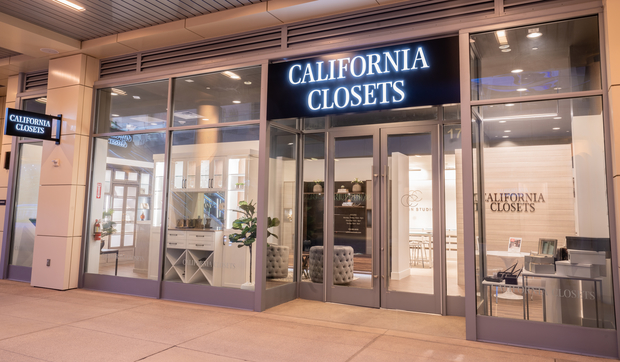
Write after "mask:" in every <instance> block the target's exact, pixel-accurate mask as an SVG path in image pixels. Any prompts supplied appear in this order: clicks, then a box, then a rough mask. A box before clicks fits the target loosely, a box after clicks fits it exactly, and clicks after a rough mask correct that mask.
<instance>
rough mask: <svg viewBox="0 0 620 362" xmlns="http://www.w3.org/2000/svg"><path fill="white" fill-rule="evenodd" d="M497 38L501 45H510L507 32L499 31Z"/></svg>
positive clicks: (496, 34) (496, 33)
mask: <svg viewBox="0 0 620 362" xmlns="http://www.w3.org/2000/svg"><path fill="white" fill-rule="evenodd" d="M495 37H496V38H497V42H498V43H499V44H500V45H503V44H508V38H506V30H498V31H496V32H495Z"/></svg>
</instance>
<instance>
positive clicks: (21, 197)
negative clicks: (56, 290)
mask: <svg viewBox="0 0 620 362" xmlns="http://www.w3.org/2000/svg"><path fill="white" fill-rule="evenodd" d="M42 157H43V143H42V142H37V143H23V144H22V145H21V146H20V152H19V169H18V172H19V174H18V180H17V183H16V184H15V185H17V192H16V200H15V211H14V212H15V214H14V217H13V220H14V227H13V243H12V244H11V258H10V264H11V265H19V266H26V267H31V266H32V252H33V247H34V237H35V235H36V225H37V205H38V203H39V184H40V183H39V179H40V177H41V159H42Z"/></svg>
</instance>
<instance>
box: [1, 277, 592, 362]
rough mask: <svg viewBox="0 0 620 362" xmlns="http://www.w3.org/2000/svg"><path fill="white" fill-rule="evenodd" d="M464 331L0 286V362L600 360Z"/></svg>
mask: <svg viewBox="0 0 620 362" xmlns="http://www.w3.org/2000/svg"><path fill="white" fill-rule="evenodd" d="M464 335H465V320H464V318H460V317H441V316H434V315H428V314H419V313H410V312H402V311H391V310H378V309H369V308H361V307H353V306H346V305H338V304H330V303H321V302H315V301H307V300H295V301H292V302H289V303H286V304H283V305H280V306H277V307H274V308H272V309H269V310H267V311H265V312H263V313H256V312H249V311H242V310H235V309H227V308H218V307H210V306H202V305H195V304H187V303H178V302H171V301H164V300H155V299H148V298H140V297H132V296H125V295H117V294H110V293H101V292H94V291H88V290H82V289H78V290H69V291H55V290H48V289H40V288H33V287H31V286H30V285H28V284H25V283H19V282H12V281H6V280H0V361H80V362H84V361H146V362H153V361H165V362H174V361H189V362H191V361H227V362H233V361H355V362H359V361H541V362H542V361H548V362H559V361H604V359H598V358H590V357H584V356H578V355H570V354H563V353H558V352H550V351H541V350H535V349H527V348H518V347H510V346H503V345H496V344H489V343H480V342H471V341H466V340H465V338H464Z"/></svg>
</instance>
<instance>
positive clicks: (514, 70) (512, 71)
mask: <svg viewBox="0 0 620 362" xmlns="http://www.w3.org/2000/svg"><path fill="white" fill-rule="evenodd" d="M522 71H523V69H513V70H511V71H510V73H521V72H522Z"/></svg>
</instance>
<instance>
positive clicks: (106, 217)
mask: <svg viewBox="0 0 620 362" xmlns="http://www.w3.org/2000/svg"><path fill="white" fill-rule="evenodd" d="M113 212H114V210H112V209H110V210H108V211H104V212H103V216H102V218H101V237H106V236H110V235H112V234H114V233H115V232H116V229H115V228H114V227H115V226H116V223H115V222H114V221H112V213H113Z"/></svg>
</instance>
